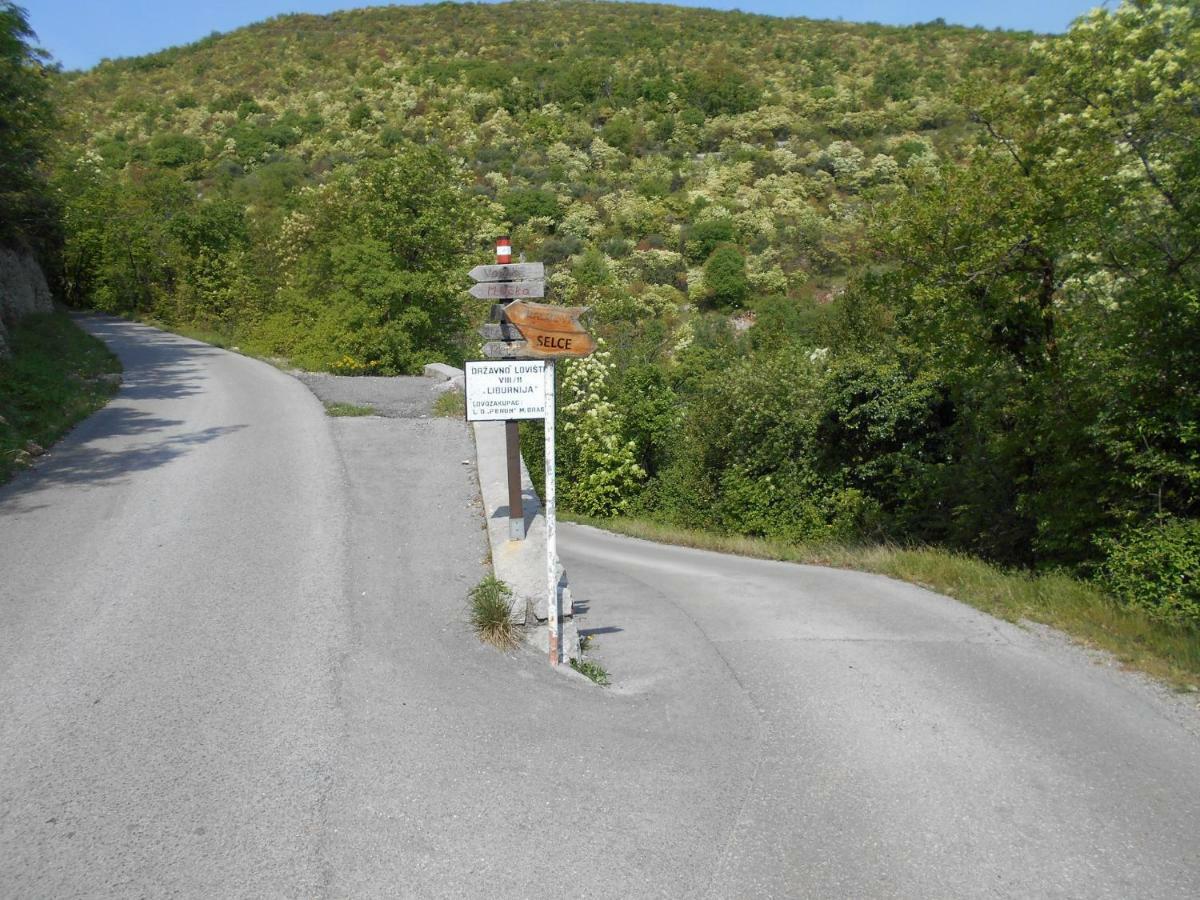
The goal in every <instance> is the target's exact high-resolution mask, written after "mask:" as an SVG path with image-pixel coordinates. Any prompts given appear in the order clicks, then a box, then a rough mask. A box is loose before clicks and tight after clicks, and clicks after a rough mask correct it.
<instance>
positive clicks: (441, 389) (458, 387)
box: [429, 375, 466, 394]
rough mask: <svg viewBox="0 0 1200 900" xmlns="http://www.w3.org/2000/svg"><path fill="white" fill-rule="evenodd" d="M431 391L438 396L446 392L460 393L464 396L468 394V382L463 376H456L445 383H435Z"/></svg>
mask: <svg viewBox="0 0 1200 900" xmlns="http://www.w3.org/2000/svg"><path fill="white" fill-rule="evenodd" d="M429 389H430V390H431V391H433V392H434V393H437V394H444V393H445V392H446V391H458V392H459V393H460V394H462V393H465V392H466V381H465V380H464V378H463V376H462V375H455V376H454V377H453V378H448V379H446V380H445V381H438V382H435V383H434V384H433V385H431V386H430V388H429Z"/></svg>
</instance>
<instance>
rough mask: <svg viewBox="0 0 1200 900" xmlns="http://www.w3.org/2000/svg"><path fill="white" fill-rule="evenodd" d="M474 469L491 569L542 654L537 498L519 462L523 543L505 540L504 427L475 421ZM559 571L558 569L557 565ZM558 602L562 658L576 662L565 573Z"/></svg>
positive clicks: (542, 561)
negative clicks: (509, 591)
mask: <svg viewBox="0 0 1200 900" xmlns="http://www.w3.org/2000/svg"><path fill="white" fill-rule="evenodd" d="M472 427H473V428H474V430H475V456H476V459H477V465H476V471H477V472H478V473H479V489H480V494H481V496H482V499H483V509H484V515H485V516H486V521H487V531H488V544H489V546H490V547H491V549H492V570H493V571H494V572H495V573H496V577H497V578H499V579H500V580H501V581H503V582H505V583H506V584H507V585H508V586H509V587H511V588H512V592H513V605H512V612H511V616H512V621H513V622H514V623H515V624H518V625H522V626H524V627H525V640H526V642H527V643H529V644H531V645H532V646H534V647H536V648H539V649H541V650H542V651H543V652H545V651H546V650H547V647H548V643H547V634H546V618H547V615H546V614H547V610H546V599H547V598H546V519H545V517H544V516H543V514H542V503H541V498H539V497H538V494H537V491H535V490H534V488H533V484H532V482H531V481H530V478H529V470H528V469H526V468H525V463H524V461H523V460H522V462H521V497H522V505H523V506H524V508H525V509H524V512H525V540H523V541H514V540H509V528H508V471H507V466H506V462H505V447H504V423H503V422H475V423H474V424H473V425H472ZM560 571H561V567H560ZM559 603H560V607H559V608H560V609H561V611H562V612H561V614H562V619H563V659H564V660H570V659H578V658H579V632H578V630H577V628H576V626H575V623H574V618H573V617H572V613H573V611H574V610H573V608H572V605H573V603H572V599H571V589H570V587H569V586H568V585H567V577H566V573H565V572H564V573H562V575H561V576H560V578H559Z"/></svg>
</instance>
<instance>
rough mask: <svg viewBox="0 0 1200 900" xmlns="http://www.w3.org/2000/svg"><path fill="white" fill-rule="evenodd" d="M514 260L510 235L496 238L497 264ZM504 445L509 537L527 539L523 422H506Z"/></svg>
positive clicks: (520, 539)
mask: <svg viewBox="0 0 1200 900" xmlns="http://www.w3.org/2000/svg"><path fill="white" fill-rule="evenodd" d="M510 262H512V241H511V240H509V238H508V235H504V236H503V237H498V238H496V265H498V266H502V265H506V264H507V263H510ZM504 447H505V453H506V455H507V457H508V539H509V540H510V541H523V540H525V504H524V501H523V500H522V498H521V424H520V422H516V421H510V422H505V423H504Z"/></svg>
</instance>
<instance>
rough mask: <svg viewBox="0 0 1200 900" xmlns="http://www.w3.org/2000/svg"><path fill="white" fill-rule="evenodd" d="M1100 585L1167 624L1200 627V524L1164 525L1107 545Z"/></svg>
mask: <svg viewBox="0 0 1200 900" xmlns="http://www.w3.org/2000/svg"><path fill="white" fill-rule="evenodd" d="M1105 550H1106V551H1107V553H1106V557H1105V560H1104V565H1103V567H1102V568H1101V575H1100V578H1101V581H1102V583H1103V584H1104V586H1105V587H1106V588H1107V589H1108V590H1109V591H1110V592H1111V593H1112V594H1113V595H1114V596H1116V597H1117V599H1118V600H1119V601H1120V602H1121V603H1123V604H1125V605H1127V606H1134V607H1138V608H1140V609H1143V610H1145V611H1146V612H1147V613H1149V614H1150V615H1152V616H1154V617H1155V618H1157V619H1160V620H1162V621H1165V622H1170V623H1173V624H1179V625H1192V626H1200V519H1165V520H1163V521H1161V522H1156V523H1154V524H1151V525H1143V526H1141V527H1137V528H1131V529H1129V530H1128V531H1126V532H1125V533H1124V534H1123V535H1122V536H1121V537H1119V538H1117V539H1115V540H1111V541H1109V542H1107V543H1106V545H1105Z"/></svg>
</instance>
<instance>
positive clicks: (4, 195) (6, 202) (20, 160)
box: [0, 0, 54, 237]
mask: <svg viewBox="0 0 1200 900" xmlns="http://www.w3.org/2000/svg"><path fill="white" fill-rule="evenodd" d="M34 38H35V35H34V33H33V31H32V30H31V29H30V27H29V19H28V16H27V14H26V12H25V10H24V9H22V8H21V7H19V6H17V5H16V4H14V3H12V2H10V0H0V237H11V236H13V235H14V234H24V235H25V236H30V232H33V231H37V230H40V229H44V228H46V227H47V226H48V225H49V223H51V222H52V221H53V219H54V216H53V213H52V212H51V210H50V206H51V205H50V202H49V200H48V198H47V196H46V192H45V185H44V181H43V176H42V173H41V164H42V162H43V160H44V159H45V157H46V153H47V149H48V145H49V139H50V132H51V129H52V128H53V126H54V114H53V108H52V107H51V105H50V101H49V99H48V97H47V73H48V71H49V65H48V60H49V57H48V55H47V54H46V53H45V51H43V50H41V49H39V48H37V47H34V46H33V44H32V43H31V42H32V40H33V39H34Z"/></svg>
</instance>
